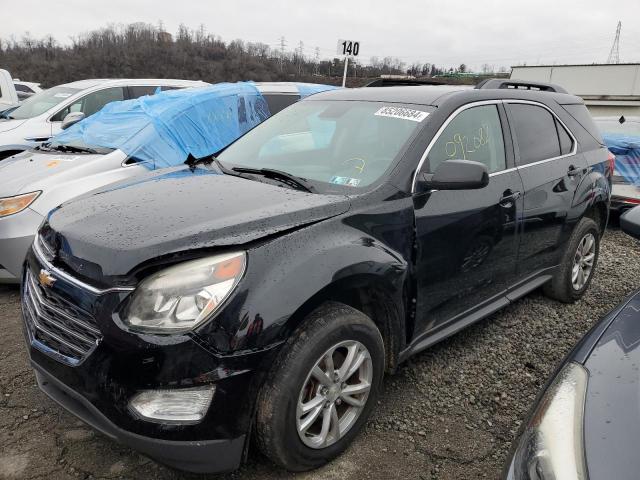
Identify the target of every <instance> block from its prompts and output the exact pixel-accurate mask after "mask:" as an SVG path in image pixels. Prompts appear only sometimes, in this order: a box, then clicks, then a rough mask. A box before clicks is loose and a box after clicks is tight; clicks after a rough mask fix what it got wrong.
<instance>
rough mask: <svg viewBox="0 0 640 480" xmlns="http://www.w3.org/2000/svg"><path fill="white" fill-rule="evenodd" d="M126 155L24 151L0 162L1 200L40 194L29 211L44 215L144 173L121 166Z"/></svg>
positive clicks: (143, 170) (140, 167)
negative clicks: (93, 191)
mask: <svg viewBox="0 0 640 480" xmlns="http://www.w3.org/2000/svg"><path fill="white" fill-rule="evenodd" d="M126 158H127V156H126V154H125V153H123V152H122V151H120V150H115V151H113V152H111V153H109V154H107V155H100V154H95V155H94V154H84V153H83V154H70V153H53V152H37V151H29V152H24V153H21V154H19V155H16V156H15V157H11V158H9V159H6V160H3V161H0V198H1V197H11V196H14V195H19V194H21V193H28V192H35V191H41V192H42V194H41V195H40V196H39V197H38V198H37V200H36V201H35V202H34V203H33V204H32V205H31V207H30V208H31V209H33V210H35V211H36V212H38V213H40V214H41V215H46V214H47V213H49V211H50V210H51V209H53V208H55V207H57V206H58V205H60V204H61V203H63V202H66V201H68V200H70V199H72V198H74V197H77V196H78V195H82V194H84V193H87V192H90V191H91V190H95V189H96V188H100V187H103V186H105V185H108V184H110V183H113V182H116V181H119V180H123V179H126V178H131V177H132V176H135V175H138V174H140V173H143V172H146V171H147V170H146V168H144V167H143V166H140V165H131V166H123V165H122V163H123V161H124V160H125V159H126Z"/></svg>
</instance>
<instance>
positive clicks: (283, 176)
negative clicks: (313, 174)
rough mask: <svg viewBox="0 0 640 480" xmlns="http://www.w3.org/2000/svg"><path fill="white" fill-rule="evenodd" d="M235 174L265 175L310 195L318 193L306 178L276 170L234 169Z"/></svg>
mask: <svg viewBox="0 0 640 480" xmlns="http://www.w3.org/2000/svg"><path fill="white" fill-rule="evenodd" d="M232 170H233V171H234V172H239V173H251V174H254V175H264V176H265V177H270V178H275V179H278V180H281V181H282V182H283V183H286V184H288V185H291V186H293V187H296V188H298V189H302V190H305V191H307V192H310V193H314V192H315V191H316V189H315V187H314V186H313V185H311V183H309V181H308V180H307V179H306V178H302V177H298V176H296V175H293V174H291V173H288V172H283V171H282V170H275V169H273V168H248V167H233V168H232Z"/></svg>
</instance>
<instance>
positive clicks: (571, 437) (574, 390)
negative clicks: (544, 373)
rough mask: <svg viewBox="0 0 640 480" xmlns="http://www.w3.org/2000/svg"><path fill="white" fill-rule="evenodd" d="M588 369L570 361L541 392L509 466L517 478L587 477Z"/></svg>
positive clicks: (567, 479)
mask: <svg viewBox="0 0 640 480" xmlns="http://www.w3.org/2000/svg"><path fill="white" fill-rule="evenodd" d="M587 377H588V374H587V371H586V370H585V369H584V368H583V367H582V366H580V365H578V364H576V363H569V364H567V365H566V366H565V367H564V368H563V369H562V370H561V371H560V373H559V374H558V376H557V377H556V378H555V380H554V381H553V383H552V384H551V386H550V387H549V388H548V389H547V391H546V392H545V393H544V395H543V396H542V399H541V400H540V403H539V404H538V407H537V408H536V411H535V413H534V415H533V417H532V419H531V421H530V422H529V425H527V428H526V430H525V431H524V432H523V434H522V436H521V437H520V441H519V444H518V448H517V450H516V452H515V454H514V458H513V461H512V464H511V467H510V472H509V477H510V478H513V479H515V480H559V479H563V480H586V479H587V467H586V463H585V458H584V445H583V442H582V425H583V414H584V400H585V395H586V390H587Z"/></svg>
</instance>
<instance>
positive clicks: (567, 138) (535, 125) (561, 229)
mask: <svg viewBox="0 0 640 480" xmlns="http://www.w3.org/2000/svg"><path fill="white" fill-rule="evenodd" d="M506 107H507V112H508V117H509V123H510V125H511V129H512V132H513V140H514V146H515V153H516V165H517V167H518V171H519V173H520V177H521V178H522V183H523V185H524V204H523V211H522V234H521V235H520V249H519V253H518V277H519V278H520V279H523V278H525V277H527V276H529V275H532V274H534V273H536V272H539V271H540V270H543V269H546V268H549V267H552V266H554V265H556V264H557V263H558V262H559V258H560V253H561V251H562V247H563V246H564V244H565V242H566V239H567V237H568V235H567V233H568V232H569V231H570V228H571V227H572V225H570V224H569V222H568V218H571V215H570V213H571V209H572V207H573V204H574V197H575V194H576V189H577V187H578V185H579V184H580V181H581V180H582V178H583V177H584V175H586V173H587V169H586V168H587V164H586V161H585V159H584V158H583V156H582V155H580V154H576V152H577V144H576V140H575V137H574V136H573V134H571V133H570V132H569V130H568V129H567V128H566V126H565V125H564V124H563V123H562V122H561V121H560V120H559V119H558V118H557V116H556V115H555V114H554V113H553V112H552V111H551V109H549V108H548V107H546V106H544V105H542V104H538V103H534V102H528V101H516V100H513V101H511V100H510V101H508V102H506Z"/></svg>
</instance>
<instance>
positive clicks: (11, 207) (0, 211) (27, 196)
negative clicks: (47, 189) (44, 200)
mask: <svg viewBox="0 0 640 480" xmlns="http://www.w3.org/2000/svg"><path fill="white" fill-rule="evenodd" d="M41 193H42V192H41V191H37V192H31V193H23V194H22V195H16V196H15V197H4V198H0V218H2V217H8V216H9V215H13V214H14V213H20V212H21V211H23V210H24V209H25V208H27V207H28V206H29V205H31V204H32V203H33V202H34V201H35V200H36V198H38V197H39V196H40V194H41Z"/></svg>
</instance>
